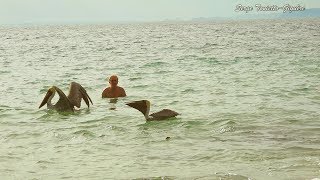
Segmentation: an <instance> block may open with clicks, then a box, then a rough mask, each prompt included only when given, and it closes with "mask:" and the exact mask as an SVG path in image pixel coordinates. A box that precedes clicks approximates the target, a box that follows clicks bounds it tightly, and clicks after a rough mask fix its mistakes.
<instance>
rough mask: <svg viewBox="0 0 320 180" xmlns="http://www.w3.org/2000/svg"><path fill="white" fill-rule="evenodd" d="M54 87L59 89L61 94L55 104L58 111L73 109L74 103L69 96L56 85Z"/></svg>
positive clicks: (58, 91)
mask: <svg viewBox="0 0 320 180" xmlns="http://www.w3.org/2000/svg"><path fill="white" fill-rule="evenodd" d="M53 88H54V89H55V90H56V91H57V93H58V95H59V97H60V98H59V100H58V102H57V103H56V104H55V105H54V106H55V108H56V109H57V110H58V111H73V105H72V104H71V102H70V101H69V99H68V97H67V96H66V95H65V94H64V93H63V92H62V91H61V89H59V88H58V87H56V86H53Z"/></svg>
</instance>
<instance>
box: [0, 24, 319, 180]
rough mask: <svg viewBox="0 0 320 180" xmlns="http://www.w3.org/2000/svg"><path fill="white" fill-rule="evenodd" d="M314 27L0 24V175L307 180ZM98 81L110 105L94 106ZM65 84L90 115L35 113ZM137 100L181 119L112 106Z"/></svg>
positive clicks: (315, 86) (314, 93)
mask: <svg viewBox="0 0 320 180" xmlns="http://www.w3.org/2000/svg"><path fill="white" fill-rule="evenodd" d="M319 29H320V21H319V19H302V20H260V21H257V20H255V21H238V22H235V21H226V22H216V23H215V22H203V23H192V22H181V23H172V24H170V23H145V24H119V25H63V26H58V25H55V26H14V27H9V26H8V27H0V42H1V43H0V67H1V69H0V83H1V84H0V95H1V98H0V144H1V146H0V176H1V179H288V180H289V179H290V180H291V179H297V180H298V179H309V180H311V179H316V178H320V118H319V117H320V112H319V110H320V83H319V82H320V33H319ZM111 74H117V75H118V76H119V85H120V86H122V87H124V88H125V90H126V92H127V95H128V97H126V98H122V99H119V100H118V102H117V103H115V104H114V103H110V102H109V101H108V100H106V99H101V92H102V90H103V89H104V88H105V87H106V86H107V81H106V78H107V77H108V76H110V75H111ZM72 81H76V82H78V83H80V84H81V85H82V86H83V87H85V88H86V90H87V92H88V94H89V95H90V96H91V99H92V100H93V106H91V107H90V109H87V108H86V106H85V104H84V103H82V105H83V106H82V107H81V108H80V110H79V111H77V112H75V113H74V114H59V113H57V112H55V111H48V110H46V109H45V108H42V109H38V106H39V105H40V102H41V101H42V98H43V97H44V95H45V93H46V91H47V89H48V88H50V87H51V86H52V85H55V86H58V87H59V88H60V89H62V90H63V91H64V92H67V91H68V86H69V83H70V82H72ZM141 99H148V100H150V101H151V111H152V112H155V111H157V110H161V109H163V108H169V109H172V110H175V111H177V112H179V113H181V115H180V116H178V117H177V118H176V119H171V120H169V121H162V122H146V121H145V120H144V117H143V116H142V114H141V113H140V112H138V111H136V110H134V109H132V108H130V107H127V106H125V103H126V102H129V101H133V100H141ZM56 100H57V98H55V101H56ZM112 107H115V108H116V110H110V108H112ZM166 137H171V138H170V139H168V140H166Z"/></svg>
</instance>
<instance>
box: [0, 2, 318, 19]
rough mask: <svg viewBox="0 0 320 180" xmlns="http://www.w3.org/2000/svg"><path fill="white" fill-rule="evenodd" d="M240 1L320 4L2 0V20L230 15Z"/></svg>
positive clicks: (0, 15)
mask: <svg viewBox="0 0 320 180" xmlns="http://www.w3.org/2000/svg"><path fill="white" fill-rule="evenodd" d="M239 3H240V4H243V5H251V6H254V5H255V4H264V5H278V6H279V5H280V6H282V5H284V4H286V3H289V4H290V5H298V4H300V5H304V6H305V7H306V8H314V7H320V1H319V0H225V1H218V0H0V24H21V23H73V22H75V23H79V22H80V23H81V22H84V23H88V22H89V23H90V22H93V23H94V22H121V21H159V20H165V19H192V18H197V17H230V16H235V15H237V13H235V12H234V9H235V6H236V5H237V4H239Z"/></svg>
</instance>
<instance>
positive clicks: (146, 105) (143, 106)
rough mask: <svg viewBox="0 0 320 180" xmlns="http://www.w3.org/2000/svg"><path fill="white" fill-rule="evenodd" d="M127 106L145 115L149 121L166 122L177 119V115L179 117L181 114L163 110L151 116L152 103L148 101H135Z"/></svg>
mask: <svg viewBox="0 0 320 180" xmlns="http://www.w3.org/2000/svg"><path fill="white" fill-rule="evenodd" d="M126 105H128V106H130V107H133V108H135V109H137V110H138V111H140V112H142V114H143V115H144V117H145V118H146V120H147V121H152V120H165V119H168V118H171V117H176V116H177V115H179V113H177V112H175V111H172V110H170V109H163V110H161V111H159V112H156V113H152V114H150V115H149V111H150V102H149V101H148V100H141V101H133V102H130V103H126Z"/></svg>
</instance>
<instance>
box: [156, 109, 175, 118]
mask: <svg viewBox="0 0 320 180" xmlns="http://www.w3.org/2000/svg"><path fill="white" fill-rule="evenodd" d="M177 115H179V113H177V112H175V111H172V110H170V109H163V110H161V111H159V112H156V113H152V114H150V116H152V117H153V118H154V119H156V120H163V119H167V118H171V117H175V116H177Z"/></svg>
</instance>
